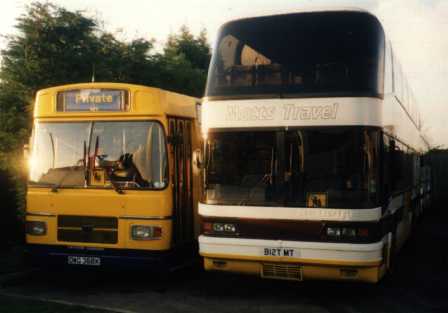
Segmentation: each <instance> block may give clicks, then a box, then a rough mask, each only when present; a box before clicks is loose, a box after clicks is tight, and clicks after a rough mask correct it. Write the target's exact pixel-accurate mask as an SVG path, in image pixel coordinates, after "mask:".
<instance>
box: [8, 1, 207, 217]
mask: <svg viewBox="0 0 448 313" xmlns="http://www.w3.org/2000/svg"><path fill="white" fill-rule="evenodd" d="M99 25H102V23H101V22H99V21H97V20H96V19H94V18H91V17H88V16H86V15H85V14H84V13H83V12H80V11H75V12H72V11H68V10H66V9H64V8H63V7H60V6H56V5H54V4H51V3H48V2H45V3H39V2H35V3H32V4H31V5H29V6H28V7H27V9H26V12H25V13H24V14H23V15H22V16H20V17H19V18H18V19H17V24H16V28H17V30H18V32H17V34H16V35H10V36H6V39H7V42H8V44H7V46H6V48H5V49H4V50H2V51H1V56H2V60H1V65H0V169H5V170H6V171H0V176H2V177H0V188H3V186H2V184H3V185H5V184H6V183H5V182H6V181H8V182H9V181H11V180H13V182H12V183H11V184H8V189H7V190H13V192H7V194H9V195H11V196H13V197H18V198H19V200H18V202H16V203H18V206H19V207H20V206H23V203H24V200H23V194H24V190H25V187H24V186H25V183H24V179H22V180H21V179H20V178H23V176H24V175H23V170H22V169H23V161H21V160H22V158H21V157H20V155H21V148H22V146H23V144H24V143H26V141H27V139H28V137H29V133H30V129H31V113H32V102H33V99H34V96H35V94H36V91H37V90H39V89H42V88H47V87H50V86H56V85H63V84H69V83H79V82H89V81H91V79H92V76H93V75H94V76H95V81H103V82H104V81H108V82H125V83H135V84H142V85H149V86H154V87H159V88H164V89H167V90H172V91H176V92H180V93H184V94H188V95H192V96H197V97H200V96H202V94H203V92H204V86H205V80H206V75H207V67H208V63H209V61H210V47H209V45H208V43H207V38H206V32H205V30H203V31H202V32H201V33H200V34H199V36H196V37H195V36H194V35H192V34H191V32H190V30H189V29H188V28H187V27H186V26H184V27H182V28H181V29H180V31H179V33H178V34H173V35H171V36H170V37H169V38H168V40H167V44H166V45H165V47H164V49H163V51H162V52H159V53H158V52H155V51H154V49H153V40H151V39H144V38H139V39H135V40H132V41H129V42H123V41H120V40H118V39H117V38H116V37H115V36H114V35H113V34H112V33H110V32H106V31H104V30H103V29H101V27H100V26H99ZM5 173H8V175H7V179H6V180H2V179H3V178H4V177H6V176H5V175H6V174H5ZM1 182H3V183H1ZM11 186H13V187H11ZM11 188H12V189H11ZM4 190H6V189H4ZM10 209H14V210H15V209H16V208H10Z"/></svg>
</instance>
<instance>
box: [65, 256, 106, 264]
mask: <svg viewBox="0 0 448 313" xmlns="http://www.w3.org/2000/svg"><path fill="white" fill-rule="evenodd" d="M67 263H68V264H70V265H86V266H100V265H101V258H99V257H94V256H72V255H70V256H68V258H67Z"/></svg>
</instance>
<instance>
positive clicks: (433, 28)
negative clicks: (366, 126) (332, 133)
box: [0, 0, 448, 147]
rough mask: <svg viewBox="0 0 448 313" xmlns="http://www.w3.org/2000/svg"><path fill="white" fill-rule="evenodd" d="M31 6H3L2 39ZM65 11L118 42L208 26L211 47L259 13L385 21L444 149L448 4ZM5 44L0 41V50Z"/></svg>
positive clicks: (79, 5) (155, 5)
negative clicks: (225, 31)
mask: <svg viewBox="0 0 448 313" xmlns="http://www.w3.org/2000/svg"><path fill="white" fill-rule="evenodd" d="M31 2H32V1H29V0H8V1H3V2H2V9H1V11H0V34H1V35H7V34H13V33H14V32H15V29H14V24H15V19H16V18H17V17H19V16H20V15H21V14H22V13H24V12H25V7H26V5H27V4H29V3H31ZM51 2H53V3H55V4H57V5H60V6H63V7H65V8H67V9H68V10H80V11H84V12H85V14H86V15H87V16H91V17H96V18H98V19H99V20H102V21H104V25H103V26H104V28H105V29H106V30H108V31H111V32H113V33H114V34H115V35H116V36H117V37H118V38H119V39H121V40H131V39H136V38H140V37H143V38H146V39H151V38H153V39H155V40H156V47H157V46H158V47H161V46H163V44H164V42H165V40H166V38H167V36H168V35H169V34H170V33H175V32H177V31H178V30H179V28H180V27H181V26H182V25H187V26H188V27H189V28H190V29H191V30H192V32H193V33H195V34H198V33H199V31H200V30H201V29H202V28H206V29H207V32H208V38H209V40H210V42H211V43H213V42H214V40H215V36H216V33H217V30H218V28H219V26H220V25H221V24H223V23H224V22H226V21H228V20H230V19H235V18H239V17H244V16H248V15H257V14H275V13H282V12H283V13H284V12H290V11H293V10H299V9H302V8H307V7H316V6H317V7H319V6H322V7H323V6H328V5H331V6H335V5H337V6H346V7H358V8H363V9H367V10H369V11H371V12H372V13H374V14H375V15H376V16H377V17H378V18H379V19H380V20H381V22H382V24H383V26H384V28H385V30H386V33H387V35H388V37H389V39H390V40H391V41H392V45H393V48H394V51H395V53H396V55H397V56H398V58H399V59H400V62H401V63H402V66H403V70H404V72H405V74H406V76H407V77H408V81H409V83H410V86H411V88H412V89H413V91H414V93H415V96H416V98H417V102H418V103H419V106H420V112H421V116H422V120H423V123H424V124H423V125H424V126H423V130H424V131H425V132H426V133H427V135H428V137H429V138H430V140H431V143H432V144H433V145H435V146H439V145H443V146H445V147H448V119H447V118H448V114H447V113H448V109H447V108H446V107H447V105H448V36H447V34H448V0H126V1H117V0H53V1H51ZM5 44H6V40H5V39H4V38H0V49H1V48H4V47H5ZM445 99H446V100H445Z"/></svg>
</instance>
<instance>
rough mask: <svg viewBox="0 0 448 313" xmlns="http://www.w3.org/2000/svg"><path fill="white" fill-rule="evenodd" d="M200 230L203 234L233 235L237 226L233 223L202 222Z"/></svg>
mask: <svg viewBox="0 0 448 313" xmlns="http://www.w3.org/2000/svg"><path fill="white" fill-rule="evenodd" d="M202 230H203V232H204V233H205V234H217V235H218V234H219V235H235V234H236V233H237V227H236V225H235V224H233V223H211V222H204V223H203V224H202Z"/></svg>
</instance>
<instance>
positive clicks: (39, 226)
mask: <svg viewBox="0 0 448 313" xmlns="http://www.w3.org/2000/svg"><path fill="white" fill-rule="evenodd" d="M25 228H26V233H27V234H28V235H32V236H45V235H46V234H47V223H45V222H41V221H27V222H26V226H25Z"/></svg>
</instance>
